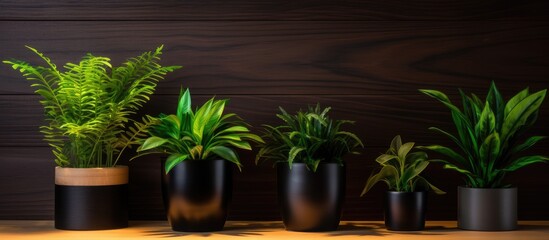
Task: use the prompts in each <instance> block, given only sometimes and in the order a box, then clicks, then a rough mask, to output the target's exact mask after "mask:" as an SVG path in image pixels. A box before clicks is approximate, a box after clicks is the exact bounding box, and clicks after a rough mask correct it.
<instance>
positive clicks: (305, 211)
mask: <svg viewBox="0 0 549 240" xmlns="http://www.w3.org/2000/svg"><path fill="white" fill-rule="evenodd" d="M277 174H278V176H277V179H278V180H277V181H278V202H279V205H280V207H281V211H282V220H283V222H284V226H285V227H286V230H290V231H302V232H322V231H334V230H337V228H338V226H339V221H340V218H341V209H342V207H343V200H344V198H345V180H346V179H345V166H341V165H339V164H337V163H321V164H320V165H319V166H318V168H317V171H316V172H313V171H312V170H309V169H307V166H306V165H305V164H304V163H294V164H292V168H291V169H290V167H289V166H288V164H287V163H278V164H277Z"/></svg>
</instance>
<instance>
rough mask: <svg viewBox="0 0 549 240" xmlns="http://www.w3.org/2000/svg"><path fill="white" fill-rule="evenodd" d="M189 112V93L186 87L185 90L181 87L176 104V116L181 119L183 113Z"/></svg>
mask: <svg viewBox="0 0 549 240" xmlns="http://www.w3.org/2000/svg"><path fill="white" fill-rule="evenodd" d="M190 112H191V93H190V91H189V89H188V88H187V89H186V90H185V92H183V89H181V91H180V94H179V103H178V104H177V118H178V119H181V120H183V115H185V114H188V113H190Z"/></svg>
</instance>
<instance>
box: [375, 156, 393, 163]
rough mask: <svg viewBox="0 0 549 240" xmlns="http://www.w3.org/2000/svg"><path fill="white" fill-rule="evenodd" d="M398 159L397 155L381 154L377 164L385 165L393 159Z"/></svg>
mask: <svg viewBox="0 0 549 240" xmlns="http://www.w3.org/2000/svg"><path fill="white" fill-rule="evenodd" d="M395 158H397V156H395V155H390V154H381V155H380V156H379V157H377V158H376V162H378V163H379V164H381V165H383V164H385V163H386V162H388V161H390V160H392V159H395Z"/></svg>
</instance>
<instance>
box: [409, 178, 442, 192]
mask: <svg viewBox="0 0 549 240" xmlns="http://www.w3.org/2000/svg"><path fill="white" fill-rule="evenodd" d="M418 184H421V185H423V186H425V188H426V190H432V191H433V192H434V193H435V194H446V192H444V191H442V190H440V189H439V188H437V187H435V186H434V185H433V184H431V183H430V182H429V181H427V179H425V178H424V177H422V176H418V177H417V179H416V181H415V183H414V185H415V186H414V189H417V186H416V185H418ZM416 191H417V190H416Z"/></svg>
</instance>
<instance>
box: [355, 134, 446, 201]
mask: <svg viewBox="0 0 549 240" xmlns="http://www.w3.org/2000/svg"><path fill="white" fill-rule="evenodd" d="M414 144H415V143H413V142H407V143H404V144H403V143H402V139H401V138H400V136H399V135H397V136H396V137H395V138H393V141H391V146H390V147H389V149H388V150H387V152H386V153H384V154H381V155H380V156H379V157H378V158H377V159H376V162H377V163H379V165H381V169H380V170H379V172H377V173H375V174H372V175H371V176H370V177H369V178H368V181H367V182H366V186H365V187H364V190H362V194H361V195H360V196H363V195H364V194H366V193H367V192H368V191H370V189H371V188H372V187H373V186H374V185H375V184H376V183H378V182H384V183H386V184H387V186H388V187H389V191H397V192H415V191H429V190H432V191H433V192H434V193H436V194H444V193H445V192H443V191H442V190H440V189H438V188H437V187H435V186H433V185H432V184H431V183H429V182H428V181H427V179H425V178H424V177H422V176H421V175H420V174H421V173H422V172H423V171H424V170H425V169H426V168H427V166H428V165H429V161H428V156H427V153H425V152H422V151H416V152H412V149H413V147H414Z"/></svg>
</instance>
